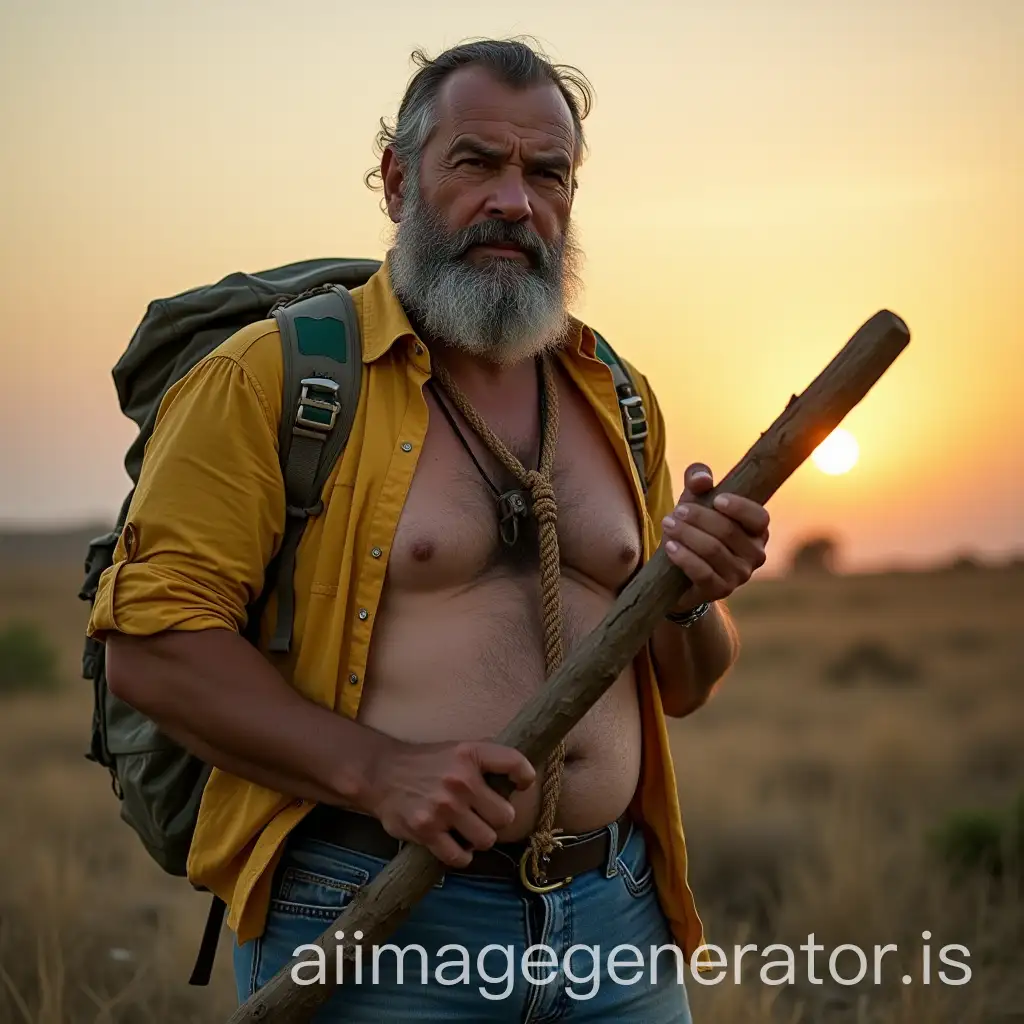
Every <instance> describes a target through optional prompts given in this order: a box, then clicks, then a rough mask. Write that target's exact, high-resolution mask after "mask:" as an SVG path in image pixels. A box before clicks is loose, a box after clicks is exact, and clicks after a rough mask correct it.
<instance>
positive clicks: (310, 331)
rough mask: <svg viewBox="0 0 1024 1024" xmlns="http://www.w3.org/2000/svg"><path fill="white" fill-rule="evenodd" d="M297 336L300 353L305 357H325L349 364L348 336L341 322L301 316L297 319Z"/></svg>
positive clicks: (325, 318)
mask: <svg viewBox="0 0 1024 1024" xmlns="http://www.w3.org/2000/svg"><path fill="white" fill-rule="evenodd" d="M295 334H296V337H297V338H298V342H299V351H300V352H301V353H302V354H303V355H304V356H323V357H326V358H327V359H334V360H335V361H336V362H339V363H347V362H348V334H347V333H346V331H345V325H344V323H342V321H341V320H335V319H334V317H322V318H320V319H314V318H313V317H311V316H299V317H296V318H295Z"/></svg>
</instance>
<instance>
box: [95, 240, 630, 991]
mask: <svg viewBox="0 0 1024 1024" xmlns="http://www.w3.org/2000/svg"><path fill="white" fill-rule="evenodd" d="M380 266H381V264H380V262H379V261H377V260H369V259H354V258H346V259H319V260H307V261H303V262H300V263H293V264H289V265H287V266H283V267H278V268H276V269H273V270H267V271H262V272H259V273H256V274H247V273H244V272H236V273H233V274H230V275H228V276H227V277H225V278H223V279H222V280H220V281H219V282H217V283H216V284H213V285H203V286H200V287H197V288H193V289H191V290H189V291H186V292H182V293H180V294H178V295H175V296H172V297H170V298H165V299H157V300H154V301H153V302H151V303H150V305H149V307H148V309H147V311H146V315H145V316H144V318H143V319H142V321H141V323H140V324H139V326H138V327H137V328H136V330H135V333H134V334H133V336H132V339H131V341H130V342H129V344H128V347H127V349H126V350H125V351H124V353H123V355H122V356H121V358H120V359H119V360H118V362H117V364H116V365H115V366H114V368H113V371H112V375H113V379H114V384H115V388H116V391H117V396H118V402H119V405H120V408H121V411H122V412H123V413H124V414H125V415H126V416H128V417H129V418H130V419H131V420H132V421H133V422H134V423H135V424H136V425H137V426H138V428H139V432H138V436H137V437H136V439H135V441H134V442H133V443H132V445H131V446H130V447H129V449H128V451H127V453H126V455H125V459H124V465H125V469H126V470H127V472H128V475H129V477H130V479H131V481H132V488H131V490H130V491H129V492H128V494H127V496H126V497H125V499H124V501H123V503H122V506H121V510H120V512H119V514H118V517H117V521H116V524H115V526H114V529H113V530H111V531H110V532H109V533H106V534H104V535H103V536H100V537H97V538H95V539H94V540H92V541H91V542H90V544H89V548H88V552H87V554H86V559H85V579H84V582H83V584H82V587H81V590H80V591H79V595H78V596H79V598H80V599H81V600H83V601H85V602H87V603H89V605H90V606H91V605H92V604H93V603H94V601H95V599H96V594H97V590H98V587H99V580H100V577H101V575H102V574H103V572H104V571H105V570H106V569H108V568H109V567H110V566H111V565H112V564H113V558H114V550H115V548H116V546H117V543H118V539H119V537H120V535H121V531H122V530H123V529H124V525H125V521H126V520H127V516H128V512H129V508H130V505H131V500H132V497H133V495H134V493H135V487H136V486H137V485H138V482H139V474H140V472H141V470H142V462H143V456H144V453H145V448H146V444H147V442H148V440H149V438H150V436H151V434H152V431H153V426H154V423H155V421H156V417H157V413H158V412H159V409H160V405H161V403H162V401H163V399H164V396H165V395H166V393H167V391H168V389H169V388H170V387H171V386H172V385H173V384H175V383H176V382H177V381H179V380H180V379H181V378H182V377H184V376H185V375H186V374H187V373H188V372H189V371H190V370H191V369H192V368H193V367H194V366H196V364H198V363H199V362H200V360H202V359H203V358H204V357H205V356H207V355H209V354H210V353H211V352H212V351H213V350H214V349H215V348H217V347H218V346H219V345H220V344H221V343H222V342H224V341H226V340H227V339H228V338H230V337H231V336H232V335H233V334H235V333H236V332H237V331H239V330H240V329H242V328H243V327H246V326H248V325H249V324H252V323H256V322H259V321H261V320H266V319H269V318H274V319H276V321H277V324H278V327H279V329H280V335H281V344H282V358H283V366H284V391H283V402H282V407H281V408H282V414H281V424H280V430H279V458H280V469H281V473H282V477H283V480H284V482H285V493H286V503H287V518H286V525H285V531H284V535H283V538H282V541H281V544H280V547H279V549H278V551H277V553H276V554H275V555H274V557H273V559H272V560H271V563H270V565H269V566H268V567H267V571H266V579H265V583H264V587H263V590H262V592H261V594H260V595H259V597H258V598H257V600H256V602H255V603H254V604H253V605H252V606H250V608H249V609H248V615H247V624H246V630H245V634H244V635H245V637H246V639H247V640H248V641H249V642H251V643H253V644H256V643H257V642H258V640H259V629H260V624H261V620H262V617H263V611H264V609H265V606H266V602H267V599H268V598H269V596H270V594H271V593H273V592H275V590H276V593H277V597H278V607H277V621H276V624H275V626H274V630H273V633H272V634H271V636H270V638H269V640H268V647H269V649H270V650H271V651H274V652H287V651H288V650H289V648H290V645H291V640H292V616H293V612H294V589H293V572H294V563H295V555H296V551H297V549H298V545H299V541H300V540H301V538H302V533H303V531H304V529H305V526H306V523H307V522H308V520H309V519H310V518H311V517H313V516H316V515H318V514H319V513H320V511H321V509H322V505H321V503H320V500H319V499H320V492H321V490H322V489H323V486H324V484H325V482H326V480H327V477H328V476H329V475H330V473H331V470H332V468H333V467H334V465H335V462H336V460H337V459H338V457H339V455H340V454H341V452H342V450H343V448H344V446H345V443H346V441H347V440H348V435H349V431H350V430H351V427H352V423H353V421H354V419H355V414H356V406H357V404H358V400H359V392H360V383H361V374H362V338H361V336H360V328H359V321H358V318H357V316H356V311H355V307H354V305H353V302H352V298H351V296H350V294H349V289H351V288H355V287H358V286H360V285H362V284H364V283H365V282H366V281H367V280H369V278H370V277H371V276H372V275H373V274H374V273H375V272H376V271H377V270H378V269H379V268H380ZM595 334H596V332H595ZM596 338H597V352H598V356H599V358H601V359H602V361H604V362H605V363H606V364H607V365H608V366H609V367H610V368H611V370H612V374H613V378H614V382H615V388H616V394H617V396H618V399H619V405H620V410H621V413H622V420H623V428H624V430H625V433H626V438H627V441H628V442H629V445H630V450H631V452H632V454H633V458H634V461H635V463H636V466H637V471H638V473H639V476H640V481H641V484H642V486H643V488H644V490H645V492H646V487H647V482H646V479H645V474H644V461H643V459H644V455H643V447H644V439H645V438H646V437H647V422H646V417H645V413H644V408H643V402H642V400H641V397H640V395H639V394H637V393H636V391H635V389H634V387H633V382H632V379H631V378H630V376H629V373H628V372H627V370H626V368H625V366H624V365H623V363H622V362H621V361H620V360H619V358H618V356H617V355H616V354H615V352H614V351H613V350H612V348H611V346H610V345H609V344H608V342H607V341H606V340H605V339H604V338H602V337H601V336H600V335H596ZM82 676H83V678H84V679H86V680H88V681H89V682H91V683H92V686H93V698H94V699H93V714H92V736H91V742H90V746H89V750H88V752H87V753H86V755H85V756H86V758H87V759H89V760H90V761H93V762H95V763H97V764H99V765H102V766H103V767H104V768H106V769H107V771H108V772H109V774H110V780H111V788H112V789H113V791H114V793H115V795H116V796H117V798H118V800H119V802H120V817H121V819H122V820H123V821H124V822H126V823H127V824H128V825H129V826H130V827H131V828H132V829H133V830H134V831H135V833H136V834H137V835H138V837H139V839H140V840H141V842H142V844H143V846H144V847H145V849H146V850H147V852H148V853H149V854H150V856H151V857H152V858H153V859H154V860H155V861H156V862H157V864H159V865H160V867H161V868H162V869H163V870H164V871H165V872H167V873H169V874H171V875H177V876H180V877H187V861H188V854H189V848H190V845H191V841H192V835H193V832H194V830H195V825H196V820H197V817H198V814H199V805H200V801H201V799H202V795H203V790H204V787H205V785H206V781H207V779H208V777H209V774H210V766H209V765H207V764H205V763H203V762H202V761H201V760H200V759H199V758H197V757H195V756H194V755H193V754H191V753H190V752H189V751H188V750H186V749H184V748H182V747H181V746H179V745H178V744H177V743H175V742H174V741H173V740H171V739H170V738H169V737H168V736H166V735H165V734H164V733H162V732H161V731H160V730H159V729H158V728H157V727H156V725H155V724H154V723H153V722H152V721H151V720H150V719H148V718H147V717H146V716H145V715H143V714H141V713H140V712H138V711H136V710H135V709H134V708H133V707H131V706H130V705H128V704H127V703H125V702H124V701H122V700H120V699H119V698H117V697H115V696H114V695H113V694H111V693H110V691H109V689H108V688H107V681H106V672H105V667H104V646H103V644H102V643H101V642H100V641H98V640H96V639H94V638H92V637H86V639H85V648H84V651H83V656H82ZM224 909H225V908H224V904H223V902H222V901H221V900H220V899H219V898H217V897H214V898H213V904H212V906H211V908H210V915H209V918H208V920H207V925H206V930H205V932H204V935H203V940H202V944H201V947H200V951H199V956H198V958H197V961H196V965H195V968H194V970H193V973H192V976H191V978H190V984H193V985H205V984H207V983H208V982H209V978H210V971H211V969H212V966H213V957H214V953H215V950H216V944H217V937H218V934H219V929H220V925H221V922H222V916H223V913H224Z"/></svg>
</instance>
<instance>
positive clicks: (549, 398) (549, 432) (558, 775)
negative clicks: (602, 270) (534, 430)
mask: <svg viewBox="0 0 1024 1024" xmlns="http://www.w3.org/2000/svg"><path fill="white" fill-rule="evenodd" d="M539 372H540V376H541V385H542V386H541V388H540V398H541V448H540V458H539V460H538V466H537V468H536V469H526V467H525V466H523V464H522V463H521V462H520V461H519V460H518V459H517V458H516V457H515V455H513V454H512V452H511V451H509V449H508V447H507V446H506V445H505V444H504V442H503V441H502V440H501V439H500V438H499V437H497V436H496V435H495V434H494V432H493V431H492V430H491V429H490V427H488V426H487V424H486V423H485V422H484V421H483V419H482V418H481V417H480V415H479V414H478V413H477V411H476V410H475V409H474V408H473V407H472V406H471V405H470V403H469V399H468V398H466V396H465V395H464V394H463V392H462V391H461V389H460V388H459V386H458V385H457V384H456V383H455V381H454V380H453V379H452V377H451V375H450V374H449V373H448V371H447V370H446V369H445V368H444V367H443V366H437V367H435V369H434V370H433V373H434V376H435V377H436V378H437V380H438V382H439V383H440V385H441V387H442V388H443V389H444V391H445V392H446V394H447V395H448V397H449V398H450V399H451V401H452V403H453V404H454V405H455V407H456V408H457V409H458V411H459V412H460V413H461V414H462V416H463V418H464V419H465V420H466V422H467V423H468V424H469V426H470V427H472V429H473V431H474V432H475V433H476V434H477V435H478V436H479V438H480V440H481V441H483V443H484V444H485V445H486V446H487V448H488V449H489V450H490V451H491V454H493V455H494V456H495V458H497V459H498V460H499V461H500V462H501V463H502V465H503V466H504V467H505V468H506V469H507V470H508V471H509V472H510V473H511V474H512V475H513V476H514V477H515V478H516V480H518V481H519V484H520V487H521V488H522V489H523V490H524V491H526V492H527V493H529V494H530V495H531V496H532V498H533V515H534V517H535V518H536V520H537V522H538V524H539V527H540V584H541V603H542V607H543V611H544V662H545V670H546V672H545V674H546V677H550V676H551V675H552V674H553V673H554V671H555V670H556V669H557V668H558V667H559V665H561V663H562V657H563V651H562V594H561V589H560V586H559V581H560V576H561V560H560V556H559V551H558V533H557V531H556V529H555V526H556V522H557V518H558V505H557V503H556V501H555V490H554V487H553V486H552V483H551V471H552V467H553V465H554V460H555V448H556V446H557V441H558V391H557V387H556V384H555V377H554V372H553V370H552V368H551V364H550V361H549V360H548V359H547V358H545V357H542V358H541V359H540V365H539ZM438 404H439V405H440V406H441V408H442V410H443V412H444V414H445V416H446V417H447V418H448V421H449V422H450V423H451V425H452V427H453V428H454V429H455V433H456V435H457V436H458V437H459V439H460V440H461V441H462V444H463V446H464V447H465V448H466V450H467V451H468V452H469V454H470V457H471V458H472V459H473V462H474V463H475V465H476V467H477V469H478V470H480V473H481V475H482V476H483V478H484V479H485V480H486V481H487V483H488V485H489V486H490V488H491V490H492V491H493V492H494V493H495V495H496V496H497V499H498V514H499V531H500V533H501V538H502V541H503V542H505V543H506V544H509V546H511V545H512V544H514V543H515V541H516V539H517V538H518V532H519V523H518V517H519V515H525V514H526V505H525V500H524V498H523V495H522V493H521V492H519V491H507V492H505V494H499V493H498V489H497V488H496V487H495V486H494V484H493V483H491V481H490V479H489V478H488V477H487V474H486V473H484V471H483V468H482V467H481V466H480V463H479V462H478V461H477V458H476V456H475V455H473V452H472V450H471V449H470V447H469V445H468V444H467V443H466V439H465V438H464V437H463V436H462V434H461V433H460V432H459V430H458V428H457V427H456V426H455V421H454V419H453V418H452V416H451V413H450V412H449V411H448V409H447V407H446V406H445V405H444V403H443V402H439V403H438ZM509 536H511V538H512V539H511V542H510V541H509V539H508V538H509ZM564 767H565V741H564V740H563V741H561V742H559V744H558V746H557V747H556V748H555V749H554V750H553V751H552V753H551V756H550V757H549V758H548V762H547V765H546V771H545V777H544V783H543V788H542V791H541V809H540V816H539V818H538V821H537V827H536V828H535V829H534V832H533V834H532V835H531V836H530V848H531V858H532V862H533V863H532V866H533V871H534V874H535V875H536V876H537V877H538V878H540V879H541V880H543V879H544V878H545V874H544V869H543V866H542V865H543V863H545V862H546V861H547V860H548V858H549V857H550V854H551V851H552V850H554V849H555V847H556V846H557V839H556V838H555V837H556V835H557V833H559V832H561V831H562V830H561V829H556V828H555V827H554V825H555V815H556V812H557V810H558V794H559V790H560V789H561V785H562V773H563V769H564Z"/></svg>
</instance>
